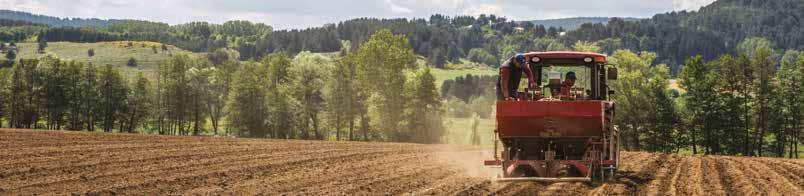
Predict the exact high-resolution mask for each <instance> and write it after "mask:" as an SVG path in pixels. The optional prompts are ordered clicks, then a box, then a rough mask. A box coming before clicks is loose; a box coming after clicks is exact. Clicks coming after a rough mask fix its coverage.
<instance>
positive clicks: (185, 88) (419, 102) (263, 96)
mask: <svg viewBox="0 0 804 196" xmlns="http://www.w3.org/2000/svg"><path fill="white" fill-rule="evenodd" d="M407 40H408V39H407V37H405V36H404V35H397V34H393V33H391V31H389V30H379V31H378V32H377V33H376V34H374V35H373V36H372V37H371V38H370V39H369V40H367V41H366V43H365V44H363V45H361V46H360V47H358V48H357V49H356V50H354V51H344V52H343V53H342V55H335V56H327V55H323V54H314V53H310V52H301V53H299V54H297V55H295V56H291V55H289V54H288V53H286V52H276V53H273V54H271V55H268V56H266V57H265V58H263V59H261V60H260V61H247V62H240V61H238V60H237V59H236V58H223V59H224V60H222V62H219V63H217V64H216V63H213V62H212V61H210V60H209V59H208V58H193V57H189V56H187V55H174V56H173V57H171V58H170V59H168V60H166V61H165V62H162V63H161V64H160V65H159V67H158V69H157V70H155V71H154V73H153V74H143V73H139V74H138V75H136V76H135V77H133V78H125V77H123V76H122V75H121V74H120V71H119V70H118V69H117V68H116V67H115V66H113V65H104V66H95V65H92V64H83V63H81V62H75V61H64V60H61V59H58V58H55V57H51V56H47V57H43V58H40V59H19V60H17V61H15V62H13V65H12V66H11V67H9V68H1V69H0V78H1V79H0V95H2V96H0V99H2V100H0V103H3V104H2V105H0V127H3V126H7V127H14V128H38V129H54V130H58V129H66V130H88V131H96V130H102V131H105V132H128V133H151V134H167V135H235V136H242V137H267V138H300V139H334V140H370V141H398V142H421V143H437V142H440V140H441V136H442V135H443V125H442V121H441V116H442V113H443V110H442V107H441V98H440V96H439V93H438V91H437V89H436V86H435V78H434V76H433V75H432V74H431V73H430V71H429V68H419V67H417V65H416V63H415V56H414V55H413V50H412V48H411V47H410V44H409V43H408V41H407ZM222 55H226V53H223V54H222Z"/></svg>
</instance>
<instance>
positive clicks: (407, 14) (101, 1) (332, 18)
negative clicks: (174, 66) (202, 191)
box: [0, 0, 714, 29]
mask: <svg viewBox="0 0 804 196" xmlns="http://www.w3.org/2000/svg"><path fill="white" fill-rule="evenodd" d="M713 1H714V0H606V1H603V0H0V9H6V10H15V11H25V12H31V13H34V14H41V15H49V16H56V17H70V18H75V17H79V18H101V19H139V20H149V21H159V22H165V23H168V24H181V23H186V22H192V21H207V22H212V23H222V22H225V21H229V20H249V21H253V22H261V23H265V24H268V25H271V26H273V27H274V28H275V29H293V28H307V27H315V26H321V25H324V24H327V23H337V22H339V21H343V20H348V19H353V18H360V17H373V18H427V17H429V16H430V15H432V14H436V13H438V14H444V15H448V16H455V15H473V16H478V15H480V14H494V15H498V16H505V17H506V18H508V19H513V20H536V19H555V18H566V17H578V16H606V17H614V16H617V17H638V18H647V17H651V16H653V15H654V14H657V13H664V12H670V11H674V10H675V11H680V10H697V9H698V8H700V7H701V6H705V5H708V4H709V3H711V2H713Z"/></svg>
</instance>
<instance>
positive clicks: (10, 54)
mask: <svg viewBox="0 0 804 196" xmlns="http://www.w3.org/2000/svg"><path fill="white" fill-rule="evenodd" d="M16 58H17V51H16V50H8V52H6V60H7V62H8V64H9V65H11V64H14V59H16Z"/></svg>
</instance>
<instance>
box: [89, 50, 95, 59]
mask: <svg viewBox="0 0 804 196" xmlns="http://www.w3.org/2000/svg"><path fill="white" fill-rule="evenodd" d="M87 56H89V57H93V56H95V49H92V48H90V49H88V50H87Z"/></svg>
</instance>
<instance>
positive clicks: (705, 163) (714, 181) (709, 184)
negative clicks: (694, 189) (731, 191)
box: [692, 156, 727, 195]
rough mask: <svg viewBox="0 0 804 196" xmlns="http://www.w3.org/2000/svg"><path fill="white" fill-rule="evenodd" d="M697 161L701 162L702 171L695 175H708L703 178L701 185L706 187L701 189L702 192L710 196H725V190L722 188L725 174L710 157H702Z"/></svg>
mask: <svg viewBox="0 0 804 196" xmlns="http://www.w3.org/2000/svg"><path fill="white" fill-rule="evenodd" d="M698 159H699V160H700V161H701V166H702V167H701V168H702V169H700V170H699V172H697V174H696V175H703V173H704V172H706V173H707V174H708V177H706V178H703V185H706V186H703V187H702V188H703V191H704V192H705V193H707V194H711V195H726V191H727V189H726V187H724V186H723V183H724V182H725V181H724V180H723V179H724V178H725V176H724V174H725V173H724V171H723V170H722V168H721V167H720V165H719V164H718V163H717V162H716V161H715V160H714V158H712V157H711V156H702V157H700V158H698ZM692 172H695V171H692ZM713 175H715V176H713Z"/></svg>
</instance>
